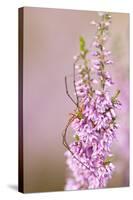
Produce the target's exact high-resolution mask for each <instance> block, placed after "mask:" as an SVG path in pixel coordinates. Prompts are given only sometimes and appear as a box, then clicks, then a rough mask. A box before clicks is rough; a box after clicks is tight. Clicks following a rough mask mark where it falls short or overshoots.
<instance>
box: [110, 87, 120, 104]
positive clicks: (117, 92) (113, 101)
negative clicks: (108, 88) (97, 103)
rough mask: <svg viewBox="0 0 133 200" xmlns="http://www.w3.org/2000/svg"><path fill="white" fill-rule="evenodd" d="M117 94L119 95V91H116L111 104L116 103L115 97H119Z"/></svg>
mask: <svg viewBox="0 0 133 200" xmlns="http://www.w3.org/2000/svg"><path fill="white" fill-rule="evenodd" d="M119 94H120V90H117V91H116V94H115V95H114V96H113V97H112V103H115V102H116V99H117V97H118V96H119Z"/></svg>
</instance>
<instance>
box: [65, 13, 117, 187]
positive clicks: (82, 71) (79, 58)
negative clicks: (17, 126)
mask: <svg viewBox="0 0 133 200" xmlns="http://www.w3.org/2000/svg"><path fill="white" fill-rule="evenodd" d="M91 24H92V25H95V27H96V35H95V37H94V40H93V44H92V45H91V49H88V48H87V45H86V41H85V39H84V37H83V36H81V37H80V52H79V54H78V55H76V56H74V63H73V86H74V95H75V97H74V98H73V97H72V96H71V95H70V93H69V90H68V85H67V77H65V87H66V94H67V95H68V97H69V98H70V99H71V101H72V102H73V104H74V105H75V109H74V111H73V113H72V114H71V117H70V119H69V120H68V123H67V125H66V127H65V129H64V131H63V144H64V146H65V147H66V149H67V151H66V152H65V157H66V164H67V166H68V169H69V171H70V172H71V173H70V176H69V177H67V180H66V185H65V190H77V189H89V188H104V187H106V186H107V184H108V181H109V179H111V178H112V174H113V171H114V170H115V166H114V164H113V159H114V156H115V155H113V154H112V150H111V147H112V144H113V142H114V140H115V139H116V137H117V134H118V133H117V129H118V124H117V114H116V113H117V112H116V110H117V109H118V108H119V107H120V106H121V103H120V101H119V100H118V96H119V94H120V90H116V91H115V92H114V91H112V89H111V87H112V85H113V84H114V82H113V80H112V77H111V75H110V74H109V72H108V68H110V67H111V66H113V61H112V58H111V52H110V51H109V50H107V49H106V42H107V41H108V37H109V27H110V24H111V16H110V14H109V13H103V14H100V21H99V22H95V21H93V22H91ZM69 126H70V127H71V128H72V136H73V138H74V139H73V142H71V143H70V144H68V141H67V131H68V127H69Z"/></svg>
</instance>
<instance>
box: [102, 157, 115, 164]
mask: <svg viewBox="0 0 133 200" xmlns="http://www.w3.org/2000/svg"><path fill="white" fill-rule="evenodd" d="M112 161H113V157H110V156H108V157H107V158H106V159H105V160H104V162H103V164H104V165H109V164H110V163H111V162H112Z"/></svg>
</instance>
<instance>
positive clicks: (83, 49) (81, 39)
mask: <svg viewBox="0 0 133 200" xmlns="http://www.w3.org/2000/svg"><path fill="white" fill-rule="evenodd" d="M80 51H83V52H85V39H84V38H83V36H80Z"/></svg>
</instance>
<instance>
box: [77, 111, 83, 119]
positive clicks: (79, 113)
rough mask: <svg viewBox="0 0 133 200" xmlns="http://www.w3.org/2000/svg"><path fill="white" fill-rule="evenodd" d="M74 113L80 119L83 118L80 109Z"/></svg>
mask: <svg viewBox="0 0 133 200" xmlns="http://www.w3.org/2000/svg"><path fill="white" fill-rule="evenodd" d="M76 115H77V117H78V118H79V119H82V118H83V115H82V113H81V112H80V111H78V112H77V113H76Z"/></svg>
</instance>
